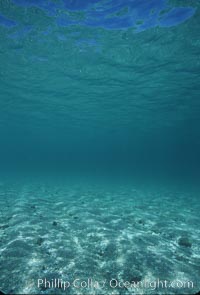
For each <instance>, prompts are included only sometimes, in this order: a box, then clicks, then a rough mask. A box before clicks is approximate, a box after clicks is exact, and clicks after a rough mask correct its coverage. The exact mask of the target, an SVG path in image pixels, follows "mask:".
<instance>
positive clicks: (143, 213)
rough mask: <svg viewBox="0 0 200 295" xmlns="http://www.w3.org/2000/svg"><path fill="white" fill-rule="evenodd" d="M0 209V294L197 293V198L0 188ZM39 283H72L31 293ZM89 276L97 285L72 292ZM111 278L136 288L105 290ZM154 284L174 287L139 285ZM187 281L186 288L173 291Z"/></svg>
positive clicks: (132, 191)
mask: <svg viewBox="0 0 200 295" xmlns="http://www.w3.org/2000/svg"><path fill="white" fill-rule="evenodd" d="M0 208H1V211H0V289H1V290H2V291H4V292H5V293H15V294H17V293H18V294H24V293H26V294H39V293H40V294H55V293H56V294H61V293H63V294H155V293H156V294H194V293H195V292H197V291H199V290H200V280H199V278H200V214H199V212H200V200H199V194H198V193H197V192H185V193H183V192H182V191H175V190H172V191H170V190H167V189H157V190H156V189H151V190H147V189H139V188H138V187H134V186H127V187H118V189H116V190H112V189H108V188H107V189H106V188H105V189H102V188H101V189H100V188H92V187H90V188H89V187H87V188H86V187H85V188H83V187H79V186H78V185H77V187H76V186H71V187H70V186H69V185H66V186H54V187H53V186H50V185H49V186H45V185H41V184H38V185H36V184H26V185H23V186H14V185H13V186H11V185H4V184H1V186H0ZM180 238H184V240H183V239H182V240H180ZM180 241H182V243H181V242H180ZM45 278H46V279H47V280H49V281H51V282H52V280H55V279H57V280H58V279H60V280H61V279H62V280H63V281H69V282H70V284H71V285H70V287H69V288H67V289H66V290H65V291H64V290H63V288H61V287H60V288H55V286H54V287H52V288H45V286H44V284H43V285H41V286H40V287H39V288H38V285H37V284H38V279H43V280H44V279H45ZM88 278H90V279H92V280H93V281H97V282H99V287H98V286H97V285H93V286H89V287H88V286H87V287H85V288H84V287H83V288H75V287H74V286H73V282H74V280H75V279H80V281H79V282H82V281H87V280H88ZM111 279H115V280H116V281H117V282H125V281H129V282H131V281H135V282H136V283H138V282H139V284H141V285H140V286H139V285H138V286H139V288H137V286H135V287H134V288H133V287H124V288H121V287H116V288H111V287H110V285H109V284H110V280H111ZM158 279H159V280H163V281H164V280H167V282H168V283H170V282H176V281H177V282H179V286H178V287H176V285H175V287H173V288H172V287H167V288H162V286H161V285H160V286H161V287H158V288H156V289H155V285H151V287H150V285H149V287H144V285H143V286H142V282H143V283H144V282H146V284H148V282H149V284H150V282H155V281H156V280H157V282H158ZM104 281H105V285H104V287H101V286H100V285H101V283H102V282H104ZM188 281H192V282H193V284H194V285H193V288H192V287H189V288H187V284H186V285H185V287H182V286H181V285H180V284H181V283H180V282H182V283H183V284H185V283H186V282H188ZM168 283H167V284H168ZM151 284H153V283H151ZM84 286H85V285H84ZM146 286H147V285H146ZM153 286H154V287H153Z"/></svg>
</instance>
